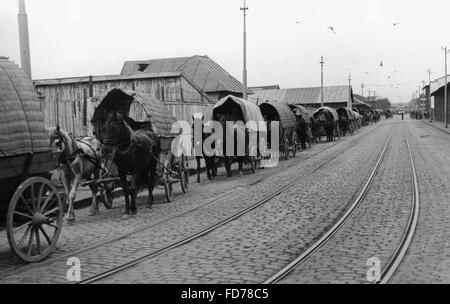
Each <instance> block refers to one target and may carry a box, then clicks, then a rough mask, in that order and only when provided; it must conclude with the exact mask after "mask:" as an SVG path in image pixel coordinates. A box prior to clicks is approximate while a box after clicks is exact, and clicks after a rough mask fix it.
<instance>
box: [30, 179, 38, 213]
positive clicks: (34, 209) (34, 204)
mask: <svg viewBox="0 0 450 304" xmlns="http://www.w3.org/2000/svg"><path fill="white" fill-rule="evenodd" d="M34 194H35V193H34V184H31V195H30V198H31V207H32V208H33V212H37V208H36V202H35V200H34Z"/></svg>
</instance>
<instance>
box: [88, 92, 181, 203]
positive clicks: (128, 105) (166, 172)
mask: <svg viewBox="0 0 450 304" xmlns="http://www.w3.org/2000/svg"><path fill="white" fill-rule="evenodd" d="M109 113H120V114H122V115H123V116H124V117H125V119H126V122H127V123H128V125H129V126H130V127H131V128H132V129H134V130H135V131H136V130H139V129H144V128H149V129H151V130H152V131H153V132H155V134H156V135H157V136H158V137H159V139H160V142H161V147H160V148H161V153H160V155H159V159H158V169H157V176H158V178H157V182H158V184H159V185H160V186H162V187H164V190H165V194H166V199H167V201H168V202H171V201H172V199H173V187H172V184H174V183H178V182H179V183H180V184H181V189H182V191H183V192H186V191H187V189H188V186H189V174H188V171H187V170H188V168H187V167H188V164H187V157H186V156H184V155H181V156H180V157H176V156H175V155H173V153H172V149H171V148H172V142H173V140H174V139H175V137H176V136H177V134H174V133H172V125H173V123H175V117H174V116H173V115H172V114H171V113H170V112H169V110H168V109H167V108H166V106H165V105H164V103H163V102H161V101H159V100H157V99H155V98H153V97H151V96H146V95H143V94H137V93H136V92H134V91H127V90H123V89H119V88H114V89H112V90H111V91H109V92H108V93H106V94H105V95H104V96H103V97H102V98H100V99H99V101H98V104H97V106H96V108H95V111H94V115H93V117H92V120H91V122H92V125H93V128H94V135H95V136H97V138H98V139H99V140H100V142H102V143H103V138H102V132H101V130H102V127H103V126H104V124H105V122H106V119H107V117H108V115H109Z"/></svg>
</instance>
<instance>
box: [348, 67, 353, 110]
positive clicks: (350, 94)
mask: <svg viewBox="0 0 450 304" xmlns="http://www.w3.org/2000/svg"><path fill="white" fill-rule="evenodd" d="M352 106H353V105H352V74H351V73H348V108H349V109H351V108H352Z"/></svg>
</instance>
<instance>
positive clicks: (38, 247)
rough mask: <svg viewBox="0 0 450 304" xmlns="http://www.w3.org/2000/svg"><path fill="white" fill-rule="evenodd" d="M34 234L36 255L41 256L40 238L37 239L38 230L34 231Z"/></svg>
mask: <svg viewBox="0 0 450 304" xmlns="http://www.w3.org/2000/svg"><path fill="white" fill-rule="evenodd" d="M34 232H35V233H36V246H37V253H38V254H41V238H40V237H39V229H34Z"/></svg>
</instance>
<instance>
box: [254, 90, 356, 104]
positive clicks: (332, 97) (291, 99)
mask: <svg viewBox="0 0 450 304" xmlns="http://www.w3.org/2000/svg"><path fill="white" fill-rule="evenodd" d="M254 93H255V94H254V95H252V96H250V97H249V98H251V99H252V101H256V102H257V103H262V102H265V101H280V102H285V103H287V104H320V103H321V88H320V87H316V88H296V89H281V90H261V91H256V92H254ZM323 95H324V103H326V104H330V103H343V102H348V100H349V96H350V92H349V86H332V87H324V94H323Z"/></svg>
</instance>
